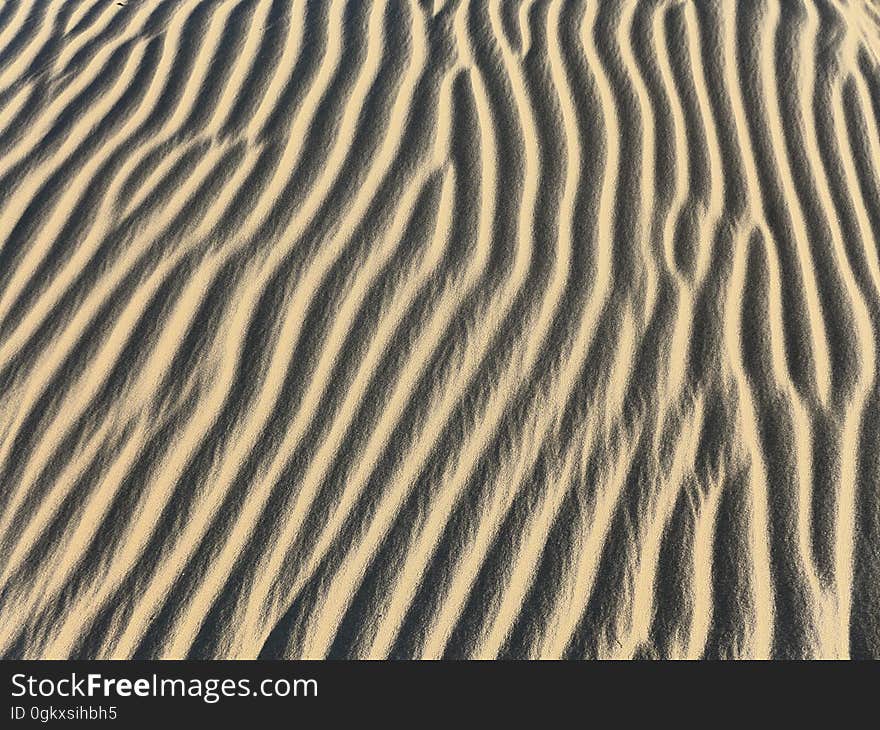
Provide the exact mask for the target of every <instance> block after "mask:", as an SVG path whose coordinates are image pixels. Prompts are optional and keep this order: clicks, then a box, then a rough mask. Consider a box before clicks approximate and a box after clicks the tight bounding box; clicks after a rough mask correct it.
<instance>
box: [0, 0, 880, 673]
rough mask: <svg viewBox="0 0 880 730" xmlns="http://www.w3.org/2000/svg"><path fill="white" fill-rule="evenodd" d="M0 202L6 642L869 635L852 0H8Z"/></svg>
mask: <svg viewBox="0 0 880 730" xmlns="http://www.w3.org/2000/svg"><path fill="white" fill-rule="evenodd" d="M0 221H2V226H0V655H3V656H6V657H58V658H64V657H140V658H145V657H223V658H230V657H244V658H247V657H257V656H260V657H432V658H441V657H444V658H461V657H566V658H580V657H622V658H629V657H662V658H679V657H693V658H699V657H707V658H713V657H720V658H738V657H756V658H760V657H828V658H832V657H880V389H878V366H880V363H878V349H880V248H878V242H880V3H878V2H877V1H876V0H791V1H789V0H740V1H738V2H732V1H731V2H729V1H728V0H601V1H598V0H531V1H525V0H523V1H521V2H514V0H470V1H468V0H445V1H443V0H433V2H432V1H431V0H127V2H115V1H113V0H5V1H4V2H0Z"/></svg>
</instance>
